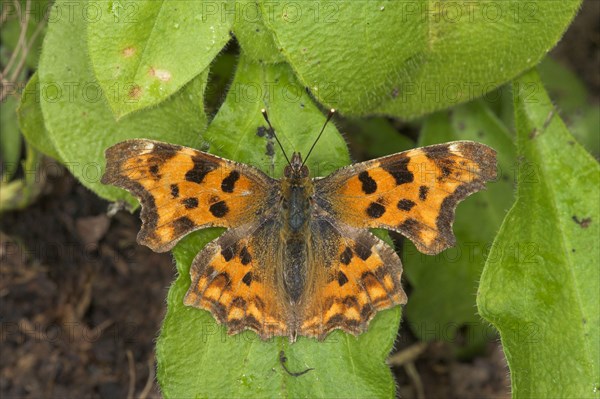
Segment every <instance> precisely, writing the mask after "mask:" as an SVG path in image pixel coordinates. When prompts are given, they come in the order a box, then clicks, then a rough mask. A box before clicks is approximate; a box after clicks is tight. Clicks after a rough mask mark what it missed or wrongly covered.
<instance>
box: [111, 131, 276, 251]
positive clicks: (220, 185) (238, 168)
mask: <svg viewBox="0 0 600 399" xmlns="http://www.w3.org/2000/svg"><path fill="white" fill-rule="evenodd" d="M106 160H107V166H106V172H105V173H104V176H103V177H102V183H104V184H113V185H115V186H118V187H121V188H124V189H126V190H128V191H129V192H131V193H132V194H133V195H134V196H136V197H137V198H138V199H139V200H140V202H141V204H142V214H141V218H142V222H143V224H142V229H141V230H140V233H139V234H138V242H140V243H141V244H144V245H147V246H148V247H150V248H151V249H153V250H155V251H157V252H164V251H167V250H169V249H171V248H172V247H173V246H174V245H175V244H176V242H177V241H178V240H179V239H180V238H182V237H183V236H184V235H186V234H188V233H189V232H191V231H193V230H197V229H200V228H203V227H211V226H218V227H227V228H232V227H236V226H240V225H243V224H245V223H249V222H251V221H252V220H254V219H255V218H256V217H257V215H260V214H261V212H263V211H264V210H266V209H268V208H269V207H270V206H272V203H271V201H272V195H271V194H273V191H274V188H275V187H276V185H275V184H274V180H273V179H271V178H270V177H268V176H267V175H265V174H264V173H262V172H261V171H259V170H258V169H256V168H253V167H251V166H249V165H244V164H240V163H237V162H233V161H229V160H226V159H223V158H219V157H217V156H214V155H211V154H207V153H204V152H201V151H197V150H194V149H191V148H186V147H181V146H178V145H172V144H167V143H161V142H157V141H152V140H142V139H140V140H127V141H123V142H121V143H118V144H116V145H114V146H112V147H110V148H109V149H107V150H106Z"/></svg>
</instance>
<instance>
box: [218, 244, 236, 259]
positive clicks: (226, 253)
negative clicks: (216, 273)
mask: <svg viewBox="0 0 600 399" xmlns="http://www.w3.org/2000/svg"><path fill="white" fill-rule="evenodd" d="M235 252H236V246H235V244H234V245H229V246H227V248H221V256H222V257H223V259H225V262H229V261H230V260H231V259H233V257H234V256H235Z"/></svg>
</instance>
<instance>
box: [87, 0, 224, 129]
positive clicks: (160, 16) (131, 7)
mask: <svg viewBox="0 0 600 399" xmlns="http://www.w3.org/2000/svg"><path fill="white" fill-rule="evenodd" d="M228 10H233V1H227V0H222V1H221V0H219V1H215V0H200V1H184V0H178V1H166V0H158V1H157V0H143V1H140V0H138V1H129V2H123V3H121V2H118V1H112V0H101V1H94V2H91V3H89V5H88V8H87V9H86V11H85V12H86V13H87V19H88V21H89V23H88V24H87V36H88V43H89V54H90V57H91V60H92V65H93V70H94V74H95V76H96V78H97V80H98V82H99V83H100V86H101V87H102V89H103V91H104V93H105V98H106V101H107V102H108V104H109V105H110V107H111V108H112V110H113V112H114V113H115V114H116V115H117V116H118V117H122V116H123V115H126V114H128V113H130V112H132V111H136V110H139V109H143V108H146V107H148V106H151V105H156V104H158V103H160V102H162V101H164V100H165V99H166V98H167V97H169V96H170V95H172V94H173V93H175V92H176V91H178V90H179V89H180V88H181V87H182V86H183V85H184V84H186V83H188V82H189V81H190V80H191V79H192V78H193V77H194V76H196V75H198V74H199V73H201V72H202V71H205V70H206V69H207V68H208V66H209V65H210V63H211V61H212V60H213V58H215V56H216V55H217V54H218V53H219V51H221V49H222V48H223V46H224V45H225V43H227V42H228V41H229V39H230V36H229V30H230V29H231V25H232V21H233V18H232V17H231V15H230V14H229V13H228V12H229V11H228ZM90 14H91V15H93V16H90Z"/></svg>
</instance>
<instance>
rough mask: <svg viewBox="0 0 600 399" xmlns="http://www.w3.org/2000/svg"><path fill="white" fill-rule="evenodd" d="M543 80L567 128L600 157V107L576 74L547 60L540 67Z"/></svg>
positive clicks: (549, 59) (547, 58) (593, 153)
mask: <svg viewBox="0 0 600 399" xmlns="http://www.w3.org/2000/svg"><path fill="white" fill-rule="evenodd" d="M538 70H539V73H540V77H541V79H542V82H543V83H544V86H546V89H547V90H548V94H549V95H550V98H552V101H554V102H555V103H556V104H557V106H558V109H557V111H558V112H559V114H560V116H561V118H562V119H563V121H564V122H565V124H566V125H567V128H568V129H569V131H570V132H571V134H573V136H575V138H576V139H577V141H579V142H580V143H581V144H582V145H583V146H584V147H585V148H586V149H587V150H588V151H590V152H591V153H592V155H594V156H595V157H596V158H598V157H600V139H599V137H598V136H599V135H600V106H598V100H596V99H593V98H592V96H590V94H589V92H588V89H587V87H586V86H585V84H584V83H583V82H582V81H581V80H580V79H579V77H577V75H575V74H574V73H573V72H571V71H570V70H568V69H567V68H565V67H564V66H562V65H561V64H559V63H558V62H556V61H554V60H552V59H551V58H549V57H546V58H545V59H544V61H542V62H541V63H540V65H538Z"/></svg>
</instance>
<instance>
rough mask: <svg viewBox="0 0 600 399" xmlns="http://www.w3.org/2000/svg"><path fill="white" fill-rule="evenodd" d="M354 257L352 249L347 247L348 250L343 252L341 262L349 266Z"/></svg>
mask: <svg viewBox="0 0 600 399" xmlns="http://www.w3.org/2000/svg"><path fill="white" fill-rule="evenodd" d="M352 256H353V255H352V250H351V249H350V247H346V249H344V252H342V253H341V255H340V262H342V263H343V264H344V265H349V264H350V262H351V261H352Z"/></svg>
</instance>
